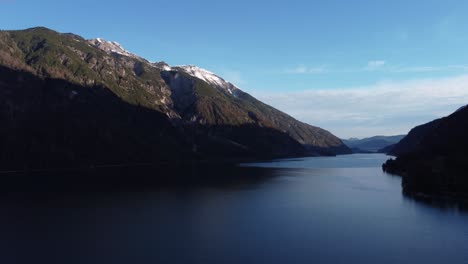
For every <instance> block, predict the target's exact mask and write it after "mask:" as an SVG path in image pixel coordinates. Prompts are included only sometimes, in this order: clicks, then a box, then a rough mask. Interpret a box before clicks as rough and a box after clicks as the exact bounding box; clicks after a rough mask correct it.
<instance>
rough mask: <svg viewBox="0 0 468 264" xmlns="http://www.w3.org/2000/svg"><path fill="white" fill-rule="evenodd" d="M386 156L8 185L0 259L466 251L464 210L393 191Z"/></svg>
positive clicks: (455, 254) (316, 259)
mask: <svg viewBox="0 0 468 264" xmlns="http://www.w3.org/2000/svg"><path fill="white" fill-rule="evenodd" d="M386 159H387V156H385V155H380V154H357V155H348V156H338V157H319V158H299V159H288V160H279V161H274V162H267V163H256V164H244V165H243V166H244V167H239V168H236V169H226V170H224V169H222V168H219V169H218V168H217V169H215V170H214V171H211V172H210V173H212V174H213V175H214V176H215V177H218V178H220V177H221V178H222V177H224V176H225V175H228V176H226V177H227V180H226V181H223V180H221V181H219V182H215V183H213V182H210V181H206V180H205V181H200V182H198V181H197V180H196V176H197V175H196V174H197V173H204V172H202V171H197V172H195V173H194V175H193V177H192V178H193V180H192V181H191V182H190V184H186V185H182V186H180V185H168V186H158V187H155V188H148V189H145V190H133V191H126V192H121V191H112V192H102V193H101V192H96V193H90V192H86V193H80V192H73V193H72V194H70V193H47V194H46V195H44V193H40V192H38V193H32V194H31V193H22V192H16V193H13V194H10V195H6V196H4V197H3V198H2V201H1V207H0V210H1V211H0V232H1V238H0V263H5V264H6V263H468V214H467V213H466V212H463V211H459V210H457V209H454V208H440V207H434V206H430V205H427V204H424V203H420V202H417V201H414V200H412V199H409V198H406V197H405V196H403V195H402V192H401V179H400V178H399V177H395V176H391V175H388V174H385V173H383V172H382V170H381V167H380V166H381V164H382V163H383V162H384V161H385V160H386ZM259 175H260V176H259ZM64 177H65V176H64ZM43 184H46V183H43Z"/></svg>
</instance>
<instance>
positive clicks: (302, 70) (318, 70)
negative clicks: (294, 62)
mask: <svg viewBox="0 0 468 264" xmlns="http://www.w3.org/2000/svg"><path fill="white" fill-rule="evenodd" d="M285 72H286V73H291V74H323V73H326V72H327V69H326V68H325V67H323V66H321V67H307V66H305V65H299V66H297V67H295V68H291V69H286V70H285Z"/></svg>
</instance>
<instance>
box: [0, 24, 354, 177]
mask: <svg viewBox="0 0 468 264" xmlns="http://www.w3.org/2000/svg"><path fill="white" fill-rule="evenodd" d="M0 95H1V97H0V109H1V112H0V121H1V122H2V130H1V131H0V135H1V139H0V150H1V153H0V155H1V156H0V167H1V168H2V169H31V168H55V167H70V166H99V165H105V164H122V163H131V164H134V163H155V162H156V163H157V162H182V161H189V160H246V159H264V158H274V157H288V156H298V155H335V154H343V153H349V152H350V150H349V149H348V148H347V147H346V146H345V145H344V144H343V143H342V142H341V140H339V139H338V138H337V137H335V136H334V135H332V134H331V133H329V132H328V131H325V130H323V129H321V128H318V127H313V126H310V125H308V124H305V123H302V122H300V121H297V120H295V119H294V118H292V117H290V116H289V115H287V114H285V113H282V112H280V111H278V110H276V109H274V108H273V107H271V106H268V105H266V104H263V103H262V102H260V101H258V100H256V99H255V98H253V97H252V96H250V95H248V94H247V93H244V92H243V91H241V90H240V89H239V88H237V87H236V86H234V85H233V84H231V83H229V82H227V81H225V80H224V79H222V78H220V77H218V76H216V75H215V74H213V73H211V72H208V71H206V70H203V69H200V68H198V67H195V66H179V67H170V66H169V65H167V64H165V63H163V62H161V63H150V62H148V61H147V60H145V59H143V58H141V57H139V56H137V55H135V54H132V53H130V52H128V51H126V50H124V49H123V48H122V47H121V46H120V45H119V44H118V43H116V42H108V41H105V40H102V39H93V40H86V39H84V38H82V37H80V36H77V35H74V34H61V33H58V32H55V31H53V30H50V29H47V28H32V29H27V30H20V31H0Z"/></svg>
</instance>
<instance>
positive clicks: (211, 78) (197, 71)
mask: <svg viewBox="0 0 468 264" xmlns="http://www.w3.org/2000/svg"><path fill="white" fill-rule="evenodd" d="M173 68H175V69H179V70H182V71H184V72H186V73H188V74H189V75H191V76H193V77H197V78H198V79H201V80H203V81H205V82H207V83H209V84H211V85H214V86H216V87H218V88H221V89H223V90H225V91H227V92H228V93H230V94H233V92H234V91H235V90H239V88H238V87H237V86H235V85H234V84H232V83H230V82H228V81H226V80H224V79H223V78H221V77H219V76H218V75H216V74H214V73H212V72H210V71H208V70H205V69H203V68H200V67H197V66H194V65H182V66H175V67H173Z"/></svg>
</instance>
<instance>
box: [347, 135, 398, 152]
mask: <svg viewBox="0 0 468 264" xmlns="http://www.w3.org/2000/svg"><path fill="white" fill-rule="evenodd" d="M403 137H404V135H397V136H374V137H369V138H363V139H357V138H350V139H347V140H346V139H343V140H342V141H343V143H344V144H346V145H347V146H348V147H349V148H351V149H352V150H353V152H355V153H362V152H365V153H374V152H382V150H383V149H384V148H386V147H388V146H390V145H393V144H396V143H398V142H399V141H400V140H401V139H402V138H403Z"/></svg>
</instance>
